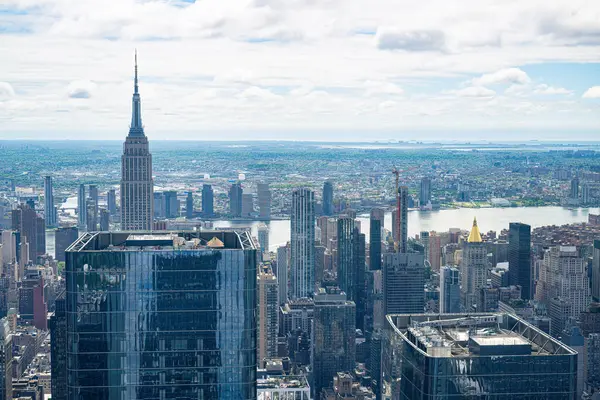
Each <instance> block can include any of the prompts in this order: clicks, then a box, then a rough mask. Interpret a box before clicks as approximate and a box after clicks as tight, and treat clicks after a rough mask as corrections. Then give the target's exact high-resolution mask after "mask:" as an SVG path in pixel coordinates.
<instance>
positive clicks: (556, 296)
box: [536, 246, 591, 337]
mask: <svg viewBox="0 0 600 400" xmlns="http://www.w3.org/2000/svg"><path fill="white" fill-rule="evenodd" d="M536 289H537V290H538V292H537V293H536V299H537V300H539V301H542V302H543V303H544V304H545V305H546V308H547V310H548V315H549V316H550V319H551V320H552V330H551V333H552V335H553V336H555V337H556V336H558V335H560V334H561V333H562V331H563V330H564V329H565V327H566V323H567V321H568V320H569V319H570V318H571V319H577V318H579V316H580V314H581V313H582V312H584V311H585V310H587V307H588V306H589V304H590V302H591V296H590V287H589V278H588V275H587V271H586V268H585V263H584V260H583V259H582V258H581V257H580V256H579V252H578V251H577V248H576V247H575V246H555V247H551V248H549V249H548V250H546V252H545V253H544V261H543V263H542V267H541V269H540V279H539V282H538V286H537V288H536Z"/></svg>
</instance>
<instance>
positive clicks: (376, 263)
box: [369, 208, 385, 271]
mask: <svg viewBox="0 0 600 400" xmlns="http://www.w3.org/2000/svg"><path fill="white" fill-rule="evenodd" d="M384 218H385V211H384V210H382V209H381V208H374V209H372V210H371V218H370V220H369V225H370V232H369V269H370V270H371V271H376V270H379V269H381V230H382V229H383V227H384Z"/></svg>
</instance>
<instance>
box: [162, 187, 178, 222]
mask: <svg viewBox="0 0 600 400" xmlns="http://www.w3.org/2000/svg"><path fill="white" fill-rule="evenodd" d="M163 202H164V207H163V209H164V210H165V216H166V218H177V217H179V208H180V206H179V199H178V198H177V191H175V190H168V191H166V192H163Z"/></svg>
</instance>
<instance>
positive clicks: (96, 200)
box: [88, 185, 100, 230]
mask: <svg viewBox="0 0 600 400" xmlns="http://www.w3.org/2000/svg"><path fill="white" fill-rule="evenodd" d="M89 193H90V196H89V197H88V200H89V201H91V202H93V205H94V210H93V219H94V220H95V221H96V224H98V221H99V218H100V194H99V192H98V186H97V185H90V187H89ZM88 204H92V203H88ZM96 224H94V225H96ZM94 230H96V228H94Z"/></svg>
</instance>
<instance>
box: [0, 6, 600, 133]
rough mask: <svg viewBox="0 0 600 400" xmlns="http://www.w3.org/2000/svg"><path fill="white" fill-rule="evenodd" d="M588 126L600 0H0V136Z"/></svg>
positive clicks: (597, 80)
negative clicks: (131, 130) (139, 116)
mask: <svg viewBox="0 0 600 400" xmlns="http://www.w3.org/2000/svg"><path fill="white" fill-rule="evenodd" d="M136 49H137V52H138V62H139V74H140V76H139V80H140V93H141V98H142V113H143V122H144V125H145V129H146V134H147V135H148V136H149V138H150V139H156V140H240V139H244V140H252V139H279V140H303V139H304V140H323V141H357V140H360V141H372V140H390V139H394V140H396V139H397V140H409V139H413V140H414V139H417V140H418V139H437V140H458V141H460V140H463V139H469V140H473V139H475V140H497V139H511V140H518V139H523V140H527V139H542V140H543V139H548V140H600V1H598V0H495V1H492V0H423V1H414V0H411V1H405V0H202V1H196V2H195V1H193V0H187V1H183V0H170V1H168V0H161V1H157V0H144V1H134V0H102V1H98V0H0V139H45V140H54V139H55V140H61V139H111V140H116V139H122V138H124V137H125V135H126V134H127V131H128V127H129V123H130V120H131V94H132V91H133V59H134V52H135V50H136Z"/></svg>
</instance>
